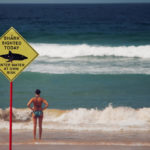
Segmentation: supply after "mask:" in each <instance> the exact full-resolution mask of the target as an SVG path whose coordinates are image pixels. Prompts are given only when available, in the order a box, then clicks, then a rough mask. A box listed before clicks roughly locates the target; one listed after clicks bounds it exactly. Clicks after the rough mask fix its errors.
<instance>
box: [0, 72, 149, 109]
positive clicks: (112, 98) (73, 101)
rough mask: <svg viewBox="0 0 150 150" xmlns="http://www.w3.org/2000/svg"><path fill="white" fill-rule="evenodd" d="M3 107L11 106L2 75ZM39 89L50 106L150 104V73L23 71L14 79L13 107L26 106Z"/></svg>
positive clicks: (101, 106) (142, 105) (93, 106)
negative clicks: (107, 73)
mask: <svg viewBox="0 0 150 150" xmlns="http://www.w3.org/2000/svg"><path fill="white" fill-rule="evenodd" d="M0 79H1V87H3V88H1V90H0V95H1V101H0V106H1V107H2V108H6V107H8V106H9V82H8V81H7V79H5V78H4V77H3V76H2V75H1V78H0ZM36 88H40V89H41V90H42V96H43V97H44V98H45V99H46V100H47V101H48V102H49V104H50V108H58V109H72V108H80V107H83V108H99V109H103V108H105V107H107V106H108V105H109V104H110V103H112V105H113V106H114V107H117V106H129V107H133V108H141V107H150V102H149V98H150V95H149V88H150V76H149V75H85V74H82V75H79V74H76V75H75V74H67V75H66V74H60V75H58V74H54V75H51V74H40V73H31V72H24V73H22V74H21V75H20V76H19V77H18V78H17V79H16V80H15V82H14V100H13V106H14V107H16V108H24V107H26V104H27V102H28V100H29V99H30V98H31V97H32V96H34V90H35V89H36Z"/></svg>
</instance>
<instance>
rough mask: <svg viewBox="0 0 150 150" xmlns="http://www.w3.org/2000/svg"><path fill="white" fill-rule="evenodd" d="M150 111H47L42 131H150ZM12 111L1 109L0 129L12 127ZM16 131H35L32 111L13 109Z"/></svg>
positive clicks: (107, 108)
mask: <svg viewBox="0 0 150 150" xmlns="http://www.w3.org/2000/svg"><path fill="white" fill-rule="evenodd" d="M149 114H150V108H140V109H134V108H131V107H116V108H114V107H112V106H111V105H109V106H108V107H106V108H105V109H103V110H98V109H86V108H78V109H73V110H58V109H47V110H46V111H45V112H44V122H43V128H47V129H59V130H64V129H65V130H105V131H114V130H115V131H120V130H150V115H149ZM8 120H9V109H6V110H2V109H0V129H8V128H9V121H8ZM13 121H14V123H13V129H32V127H33V125H32V120H31V111H30V110H29V109H15V108H14V109H13Z"/></svg>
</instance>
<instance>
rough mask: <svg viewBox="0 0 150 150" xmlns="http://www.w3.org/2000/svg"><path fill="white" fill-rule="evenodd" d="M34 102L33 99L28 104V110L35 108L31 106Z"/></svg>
mask: <svg viewBox="0 0 150 150" xmlns="http://www.w3.org/2000/svg"><path fill="white" fill-rule="evenodd" d="M32 102H33V99H32V98H31V99H30V101H29V102H28V104H27V106H28V108H30V109H31V110H33V108H32V107H31V106H30V105H31V104H32Z"/></svg>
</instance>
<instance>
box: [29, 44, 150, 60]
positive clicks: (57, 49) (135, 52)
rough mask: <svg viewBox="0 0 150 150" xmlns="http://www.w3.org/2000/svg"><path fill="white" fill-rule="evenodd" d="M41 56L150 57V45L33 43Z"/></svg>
mask: <svg viewBox="0 0 150 150" xmlns="http://www.w3.org/2000/svg"><path fill="white" fill-rule="evenodd" d="M31 45H32V46H33V48H35V49H36V50H37V51H38V53H39V54H40V56H48V57H60V58H73V57H82V56H116V57H139V58H150V45H146V46H118V47H109V46H99V45H97V46H94V45H87V44H80V45H66V44H64V45H63V44H43V43H37V44H36V43H31Z"/></svg>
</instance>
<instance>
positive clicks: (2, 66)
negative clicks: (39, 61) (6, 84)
mask: <svg viewBox="0 0 150 150" xmlns="http://www.w3.org/2000/svg"><path fill="white" fill-rule="evenodd" d="M37 56H38V53H37V52H36V51H35V50H34V49H33V48H32V47H31V46H30V45H29V44H28V43H27V41H26V40H25V39H24V38H23V37H22V36H21V35H20V34H19V33H18V32H17V31H16V30H15V29H14V28H13V27H11V28H10V29H9V30H8V31H7V32H6V33H4V34H3V35H2V37H1V38H0V70H1V72H2V73H3V74H4V75H5V76H6V77H7V78H8V79H9V80H10V81H13V80H14V79H15V78H16V77H17V76H18V75H19V74H20V73H21V72H22V71H23V70H24V69H25V68H26V67H27V66H28V65H29V64H30V63H31V62H32V61H33V60H34V59H35V58H36V57H37Z"/></svg>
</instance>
